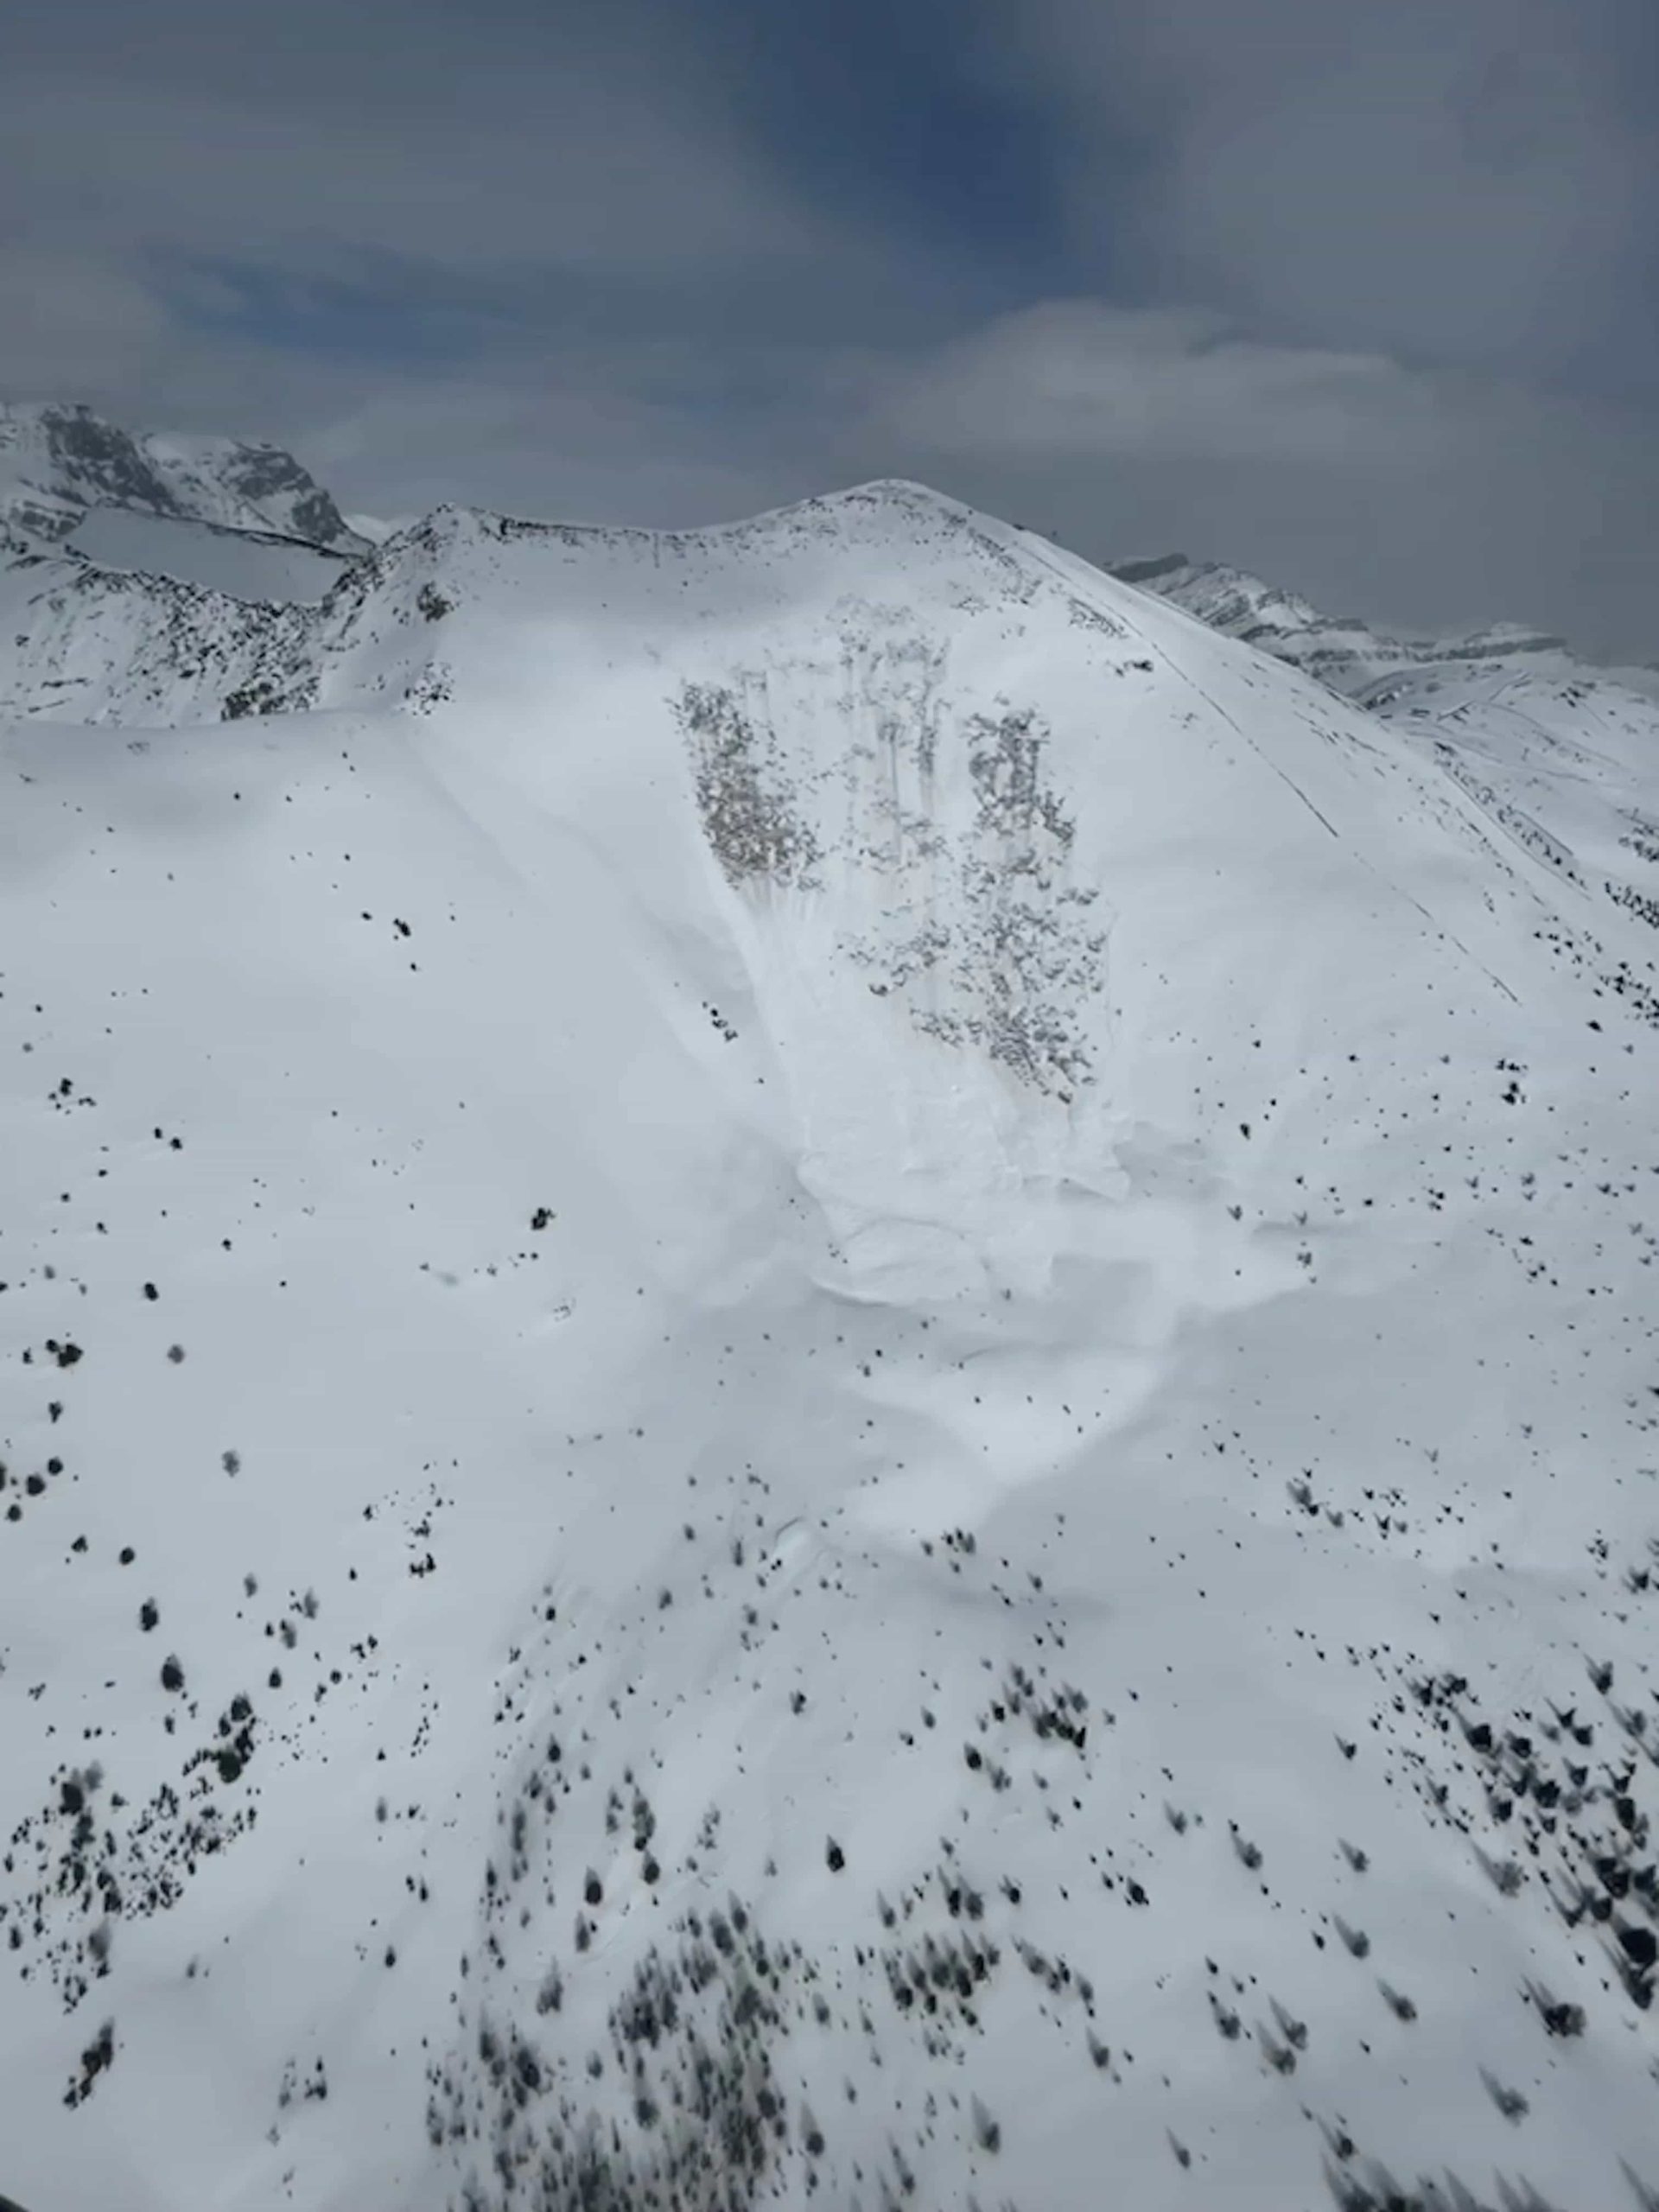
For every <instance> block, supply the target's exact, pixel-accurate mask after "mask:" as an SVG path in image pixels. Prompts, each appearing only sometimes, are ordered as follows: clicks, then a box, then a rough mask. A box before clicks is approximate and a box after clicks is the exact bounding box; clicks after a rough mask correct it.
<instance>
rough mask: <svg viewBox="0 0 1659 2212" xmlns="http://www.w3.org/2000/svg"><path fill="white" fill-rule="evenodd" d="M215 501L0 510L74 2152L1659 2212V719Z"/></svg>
mask: <svg viewBox="0 0 1659 2212" xmlns="http://www.w3.org/2000/svg"><path fill="white" fill-rule="evenodd" d="M149 449H150V448H145V450H146V451H148V450H149ZM257 450H261V449H254V448H238V451H240V452H244V453H245V452H250V451H257ZM238 466H241V464H238ZM278 473H280V472H278ZM301 473H302V474H303V472H301ZM306 482H307V483H309V479H307V480H306ZM313 488H314V489H315V487H313ZM115 504H116V505H118V506H119V505H121V502H120V501H119V500H117V501H116V502H115ZM331 511H332V503H331ZM144 512H146V514H147V515H148V519H146V520H144V521H143V522H142V523H141V522H139V521H138V520H137V518H136V517H134V518H131V519H129V520H128V521H124V522H118V523H114V522H111V520H110V519H109V518H108V511H107V509H106V510H105V512H104V514H103V518H101V519H100V518H99V516H98V515H97V514H94V515H93V516H92V518H90V520H76V521H73V522H72V524H71V531H72V532H73V534H71V533H69V532H65V531H61V530H60V529H57V528H56V527H55V526H54V530H53V531H48V532H46V533H45V534H42V533H41V532H40V531H38V530H31V531H30V534H29V535H27V536H25V535H24V534H23V532H24V530H25V527H26V518H25V520H24V521H22V522H20V521H18V520H17V519H16V516H15V515H14V531H16V535H15V536H14V538H13V540H12V543H11V549H10V550H9V551H6V550H0V777H3V781H4V790H5V793H6V804H5V806H4V809H3V812H0V841H3V858H0V917H3V920H0V1116H3V1128H4V1139H3V1143H0V1190H3V1201H0V1285H3V1291H0V1459H3V1461H4V1465H5V1474H4V1478H3V1485H0V1840H3V1852H0V1975H3V1980H0V2190H9V2191H10V2192H12V2194H13V2195H14V2196H16V2199H17V2200H18V2201H19V2202H21V2203H22V2204H24V2205H26V2206H28V2207H29V2212H60V2208H61V2209H62V2212H71V2209H72V2208H74V2207H78V2206H80V2205H84V2204H92V2203H98V2202H105V2201H107V2202H110V2203H111V2204H118V2205H120V2206H121V2207H122V2208H124V2212H125V2209H126V2208H131V2212H268V2208H274V2207H280V2206H283V2205H293V2206H296V2207H300V2208H304V2212H346V2208H347V2207H351V2208H364V2207H372V2208H385V2212H451V2208H453V2212H462V2208H466V2212H508V2208H537V2212H551V2208H561V2212H562V2209H563V2208H565V2207H577V2206H581V2207H583V2208H605V2212H622V2208H625V2207H626V2208H628V2212H633V2208H636V2207H645V2206H658V2207H662V2208H667V2207H675V2208H678V2209H679V2212H688V2209H689V2208H694V2207H695V2208H697V2212H736V2209H737V2208H747V2207H749V2206H751V2205H753V2206H760V2205H780V2206H785V2207H791V2208H794V2207H802V2208H804V2207H806V2206H807V2205H809V2204H817V2203H823V2204H824V2205H826V2206H831V2207H836V2208H842V2207H845V2208H848V2212H851V2208H854V2207H859V2208H863V2212H876V2208H884V2207H887V2206H897V2205H899V2204H902V2203H906V2202H910V2203H913V2204H916V2205H918V2206H921V2207H927V2208H934V2207H938V2208H941V2212H943V2208H945V2207H957V2206H961V2207H972V2206H977V2207H978V2208H980V2212H1002V2209H1003V2208H1006V2207H1008V2206H1014V2207H1017V2208H1019V2212H1095V2208H1097V2207H1103V2206H1111V2207H1114V2208H1116V2207H1119V2206H1122V2207H1123V2208H1125V2212H1200V2209H1201V2208H1208V2207H1226V2208H1227V2212H1298V2209H1299V2208H1306V2209H1307V2212H1318V2209H1319V2208H1321V2207H1328V2206H1331V2205H1333V2204H1334V2205H1339V2206H1344V2207H1347V2208H1349V2212H1363V2208H1367V2207H1371V2206H1380V2205H1383V2204H1387V2203H1389V2202H1390V2201H1395V2202H1402V2203H1406V2204H1411V2203H1421V2205H1422V2206H1423V2207H1424V2208H1430V2207H1446V2208H1456V2212H1469V2208H1471V2207H1488V2206H1491V2207H1501V2208H1503V2212H1509V2208H1510V2207H1512V2206H1518V2207H1532V2208H1534V2212H1536V2208H1539V2207H1550V2206H1554V2207H1557V2208H1560V2212H1612V2208H1616V2207H1620V2206H1626V2205H1628V2206H1630V2207H1632V2208H1642V2207H1644V2206H1645V2207H1647V2208H1649V2212H1650V2209H1651V2207H1652V2206H1653V2205H1654V2204H1655V2203H1659V2196H1656V2191H1659V2153H1656V2152H1655V2151H1654V2149H1653V2145H1655V2143H1656V2142H1659V2031H1656V2026H1655V2015H1654V2012H1653V2011H1652V2009H1651V2003H1650V1999H1651V1995H1652V1991H1653V1986H1654V1967H1655V1957H1656V1930H1659V1875H1656V1859H1655V1845H1654V1841H1653V1839H1652V1836H1651V1833H1650V1827H1651V1822H1652V1821H1653V1819H1654V1818H1655V1816H1656V1815H1659V1678H1656V1675H1655V1674H1654V1671H1653V1668H1654V1660H1655V1656H1656V1648H1659V1647H1656V1628H1659V1362H1656V1357H1655V1332H1656V1323H1659V1283H1656V1277H1655V1273H1654V1259H1655V1255H1656V1252H1659V1148H1656V1143H1655V1135H1654V1107H1653V1102H1654V1099H1655V1096H1656V1076H1659V971H1656V967H1655V960H1656V956H1659V749H1656V744H1655V737H1656V714H1659V710H1656V709H1655V707H1654V705H1653V702H1651V701H1650V700H1649V698H1648V697H1647V696H1645V695H1644V694H1643V692H1642V691H1641V690H1639V689H1637V688H1636V687H1635V686H1634V685H1633V684H1631V683H1619V682H1614V681H1611V680H1609V679H1607V678H1605V677H1598V676H1596V675H1595V674H1594V673H1593V672H1592V671H1582V670H1580V668H1579V667H1578V665H1577V664H1572V663H1570V662H1568V661H1567V659H1566V658H1565V657H1560V656H1557V657H1554V658H1548V657H1547V658H1546V660H1545V661H1542V662H1539V663H1537V664H1533V663H1531V662H1528V663H1527V664H1525V665H1524V666H1522V664H1521V663H1520V662H1519V661H1518V660H1517V659H1516V657H1515V656H1509V657H1505V656H1504V655H1503V654H1502V653H1500V654H1499V655H1498V656H1497V659H1496V661H1489V660H1487V659H1485V658H1479V657H1465V660H1464V661H1463V662H1461V663H1457V664H1448V663H1447V662H1446V661H1444V660H1432V661H1400V660H1398V659H1397V658H1396V660H1395V663H1393V664H1390V665H1389V667H1387V668H1386V669H1383V668H1380V667H1377V666H1374V665H1372V664H1370V663H1369V662H1368V663H1367V664H1365V666H1364V668H1363V671H1362V672H1361V674H1360V675H1359V676H1355V675H1353V674H1352V670H1351V664H1350V663H1344V668H1343V670H1342V671H1337V670H1335V669H1334V667H1333V665H1332V664H1325V665H1322V666H1320V667H1318V668H1315V669H1313V671H1312V672H1311V673H1310V672H1309V671H1308V670H1307V668H1306V666H1305V665H1302V666H1299V665H1293V664H1287V662H1290V661H1294V659H1295V658H1296V657H1295V655H1294V653H1292V654H1284V655H1281V657H1280V658H1274V657H1273V651H1272V645H1271V641H1267V640H1262V639H1258V640H1257V641H1256V645H1263V644H1266V645H1268V650H1258V649H1256V645H1247V644H1245V643H1243V642H1240V641H1238V640H1237V639H1234V638H1232V637H1230V636H1227V635H1224V634H1222V631H1223V629H1224V628H1225V627H1226V625H1225V624H1221V625H1219V626H1216V625H1215V624H1214V623H1213V622H1212V623H1211V625H1206V623H1205V622H1204V621H1200V620H1198V619H1196V617H1195V615H1194V613H1191V612H1189V611H1187V610H1186V608H1185V607H1184V606H1183V605H1181V604H1176V603H1171V601H1169V600H1166V599H1161V598H1160V597H1159V596H1157V595H1156V592H1157V589H1158V588H1159V586H1158V582H1157V580H1156V579H1153V580H1149V588H1146V589H1142V588H1136V586H1135V585H1134V584H1132V583H1128V582H1123V581H1122V580H1121V579H1118V578H1115V577H1113V576H1110V575H1105V574H1103V573H1101V572H1099V571H1097V570H1096V569H1091V568H1090V567H1089V566H1087V565H1086V564H1085V563H1083V562H1081V561H1079V560H1077V559H1075V558H1073V557H1071V556H1068V555H1065V554H1064V553H1062V552H1060V551H1058V550H1057V549H1055V548H1054V547H1053V546H1052V545H1050V544H1048V543H1046V542H1045V541H1044V540H1042V539H1040V538H1038V537H1033V536H1031V535H1028V534H1027V533H1026V532H1023V531H1018V530H1015V529H1013V528H1010V527H1008V526H1007V525H1004V524H999V523H997V522H995V521H993V520H991V519H989V518H986V517H983V516H981V515H978V514H976V513H974V512H970V511H969V510H967V509H965V508H963V507H961V506H959V505H956V504H955V503H954V502H952V501H950V500H949V499H944V498H941V497H939V496H938V495H937V494H935V493H931V492H928V491H925V490H924V489H923V488H921V487H919V486H913V485H908V484H898V483H882V484H876V485H871V486H863V487H861V488H860V489H858V490H855V491H852V492H848V493H839V494H836V495H834V496H832V497H829V498H825V499H818V500H813V501H810V502H807V503H806V504H804V505H799V506H796V507H793V508H790V509H786V510H784V511H782V512H779V513H776V514H772V515H768V516H763V517H761V518H758V519H757V520H755V521H753V522H751V523H746V524H739V525H734V526H729V527H725V528H721V529H714V530H709V531H698V532H688V531H681V532H669V531H658V532H650V531H620V530H618V531H598V530H575V529H567V528H563V527H559V526H556V525H550V524H531V523H520V522H514V521H510V520H506V519H505V518H499V517H497V516H493V515H488V514H483V513H476V512H463V511H459V510H453V509H450V510H441V511H440V512H438V513H436V514H435V515H434V516H432V517H430V518H428V519H426V520H425V521H423V522H422V523H420V524H415V525H413V526H411V527H408V528H405V529H402V530H398V531H394V532H393V533H392V534H391V536H390V537H388V538H387V539H386V540H385V543H381V544H378V545H377V546H374V547H372V549H368V550H365V540H364V538H363V537H361V536H360V535H359V534H357V533H354V532H347V533H346V536H347V537H348V538H349V541H350V542H349V543H347V542H346V539H339V538H337V539H335V540H334V543H332V545H324V544H323V543H322V541H321V539H317V540H313V541H310V542H309V545H308V546H307V545H306V544H305V543H302V542H300V541H302V540H303V539H304V533H303V532H300V533H299V534H298V538H297V539H296V538H293V537H289V533H288V531H286V530H285V529H279V528H274V527H272V518H271V516H270V514H269V513H262V515H261V517H260V518H259V519H258V521H257V522H256V523H251V524H250V523H248V522H247V521H246V519H245V520H244V522H243V523H240V524H227V523H226V519H225V518H224V517H223V515H217V516H216V515H212V514H208V513H207V512H205V511H203V512H189V513H175V514H171V515H163V514H162V512H161V510H160V509H158V508H157V507H156V505H155V503H154V502H153V501H152V502H151V505H150V506H149V509H148V510H145V511H144ZM226 527H233V528H235V529H238V531H241V532H242V535H243V537H244V539H245V543H238V545H237V546H236V547H235V548H234V557H235V559H236V561H237V562H238V563H240V564H241V565H240V566H239V567H238V569H237V571H236V573H235V574H234V575H232V574H231V573H229V571H228V569H219V568H216V567H215V566H214V565H213V543H214V536H213V534H214V532H215V531H224V530H225V529H226ZM344 528H345V525H343V524H342V525H341V529H342V530H344ZM82 531H86V533H87V537H86V543H85V544H82V543H80V542H79V533H80V532H82ZM179 533H183V535H180V534H179ZM284 545H286V546H287V549H288V550H286V551H283V550H282V548H283V546H284ZM168 546H175V547H177V548H179V549H180V556H179V557H178V558H177V559H176V560H174V562H173V566H174V568H175V570H178V571H182V570H184V569H186V568H188V570H189V573H188V574H183V573H175V574H171V575H169V574H166V573H162V572H161V568H160V564H162V563H166V562H167V561H168V560H169V558H171V556H169V554H168V551H167V550H166V549H167V548H168ZM186 549H188V560H187V559H186V557H185V551H186ZM226 557H227V559H228V558H229V556H226ZM325 561H330V562H332V563H334V565H335V566H336V567H337V568H338V569H339V574H338V575H336V576H334V579H333V581H332V582H330V581H328V580H327V576H326V575H324V574H323V572H322V569H321V565H320V564H321V563H324V562H325ZM258 563H263V564H264V565H263V566H257V565H255V564H258ZM152 564H154V565H152ZM319 582H321V591H320V592H319V591H318V590H317V589H316V588H315V587H316V585H317V584H318V583H319ZM259 594H289V595H287V596H280V595H279V596H264V595H259ZM1206 611H1208V612H1210V613H1211V615H1212V616H1213V614H1214V609H1209V610H1206ZM1337 674H1341V675H1342V676H1343V680H1342V682H1340V683H1338V685H1337V688H1335V689H1333V688H1331V686H1332V683H1333V680H1334V678H1335V677H1336V675H1337ZM1430 687H1432V689H1431V688H1430ZM1383 692H1387V693H1388V694H1389V696H1386V697H1384V696H1379V695H1380V694H1382V693H1383ZM1414 709H1421V710H1422V711H1421V712H1417V711H1414ZM1390 2190H1392V2191H1394V2192H1395V2196H1394V2198H1393V2200H1391V2199H1390V2196H1389V2191H1390Z"/></svg>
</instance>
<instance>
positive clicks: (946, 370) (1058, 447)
mask: <svg viewBox="0 0 1659 2212" xmlns="http://www.w3.org/2000/svg"><path fill="white" fill-rule="evenodd" d="M887 413H888V419H889V423H890V425H891V427H892V428H893V430H894V431H895V432H897V433H899V434H900V435H904V436H906V437H908V438H910V439H912V440H914V441H915V442H917V443H918V445H922V446H931V447H934V448H938V449H941V450H944V451H956V452H963V451H974V450H979V451H982V452H986V453H999V454H1004V455H1010V456H1011V455H1014V454H1026V455H1030V456H1033V457H1048V458H1053V457H1064V458H1066V459H1068V460H1072V461H1076V460H1083V459H1096V460H1105V459H1122V458H1123V457H1125V456H1128V455H1133V456H1135V457H1137V458H1140V459H1143V460H1157V459H1160V458H1161V459H1174V460H1179V461H1184V462H1185V461H1211V462H1222V463H1225V462H1233V461H1246V460H1248V461H1273V462H1288V463H1292V464H1295V465H1301V466H1306V465H1309V464H1319V465H1321V466H1325V467H1333V468H1337V469H1340V470H1342V471H1343V472H1344V473H1345V474H1346V473H1351V472H1355V471H1357V472H1359V473H1362V474H1363V473H1364V472H1366V471H1367V470H1370V469H1372V468H1375V467H1377V466H1378V465H1379V464H1380V463H1388V464H1390V465H1392V464H1396V463H1397V462H1398V461H1400V460H1401V459H1402V457H1405V456H1408V455H1409V456H1411V457H1414V458H1418V459H1426V458H1427V457H1428V456H1429V455H1430V454H1433V453H1435V452H1438V451H1439V450H1440V448H1441V446H1442V444H1443V438H1444V431H1445V428H1446V424H1445V421H1444V417H1443V414H1442V411H1441V410H1440V406H1439V405H1438V404H1437V401H1436V397H1435V395H1434V393H1433V391H1432V389H1431V388H1430V387H1429V385H1427V382H1426V380H1425V379H1424V378H1421V377H1418V376H1414V375H1413V374H1412V373H1410V372H1408V371H1406V370H1404V369H1402V368H1401V367H1400V366H1399V365H1397V364H1396V363H1395V362H1392V361H1390V360H1389V359H1385V358H1384V357H1383V356H1381V355H1377V354H1365V353H1335V352H1332V351H1330V350H1328V349H1325V348H1319V347H1311V346H1303V347H1297V346H1271V345H1263V344H1260V343H1257V342H1255V341H1253V340H1249V339H1245V338H1241V337H1239V336H1237V335H1236V334H1233V333H1231V332H1230V331H1229V330H1228V329H1227V327H1226V326H1225V324H1224V322H1223V321H1221V320H1220V318H1218V317H1217V316H1216V315H1211V314H1210V313H1207V312H1205V311H1203V310H1198V309H1177V308H1146V309H1135V308H1119V307H1113V306H1111V305H1109V304H1108V303H1107V302H1103V301H1098V300H1064V301H1054V302H1045V303H1041V304H1039V305H1037V306H1034V307H1031V308H1025V309H1022V310H1020V312H1018V313H1016V314H1013V315H1007V316H1004V317H1001V319H999V320H998V321H995V322H994V323H993V324H991V325H990V326H989V327H986V328H984V329H982V330H979V331H976V332H975V333H973V334H970V335H969V336H967V337H965V338H963V339H962V340H959V341H958V342H957V343H955V344H953V345H951V346H948V347H946V348H944V350H943V351H942V352H941V353H938V355H937V356H935V357H934V358H933V359H931V360H928V361H926V362H925V363H923V364H921V365H918V368H917V370H916V371H915V372H914V373H912V375H910V376H909V377H907V378H905V379H904V380H903V382H902V383H901V384H900V385H899V387H898V389H896V390H895V391H894V392H893V394H892V396H891V397H890V398H889V400H888V402H887Z"/></svg>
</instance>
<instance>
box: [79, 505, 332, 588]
mask: <svg viewBox="0 0 1659 2212" xmlns="http://www.w3.org/2000/svg"><path fill="white" fill-rule="evenodd" d="M66 543H67V545H68V547H69V549H70V550H71V551H72V552H75V553H78V554H79V555H80V556H81V557H82V558H83V559H84V560H87V561H90V562H92V564H93V565H94V566H95V567H97V568H100V569H118V570H120V571H122V572H123V573H125V574H136V575H161V576H171V577H175V578H176V579H177V580H178V581H179V582H181V583H191V584H200V585H201V586H203V587H204V588H207V590H210V591H219V592H224V593H226V594H228V595H229V596H231V597H232V598H236V599H253V600H275V601H294V600H301V601H315V600H320V599H322V598H325V597H326V596H327V594H328V593H329V592H330V591H331V590H332V589H333V588H334V585H335V584H337V583H338V582H340V575H341V573H342V570H343V569H344V567H345V563H346V556H345V555H343V554H338V553H324V552H322V551H321V550H318V548H316V547H315V546H313V545H308V544H305V543H302V541H301V540H299V539H297V538H292V537H276V536H274V535H270V534H264V533H257V534H256V533H255V532H253V531H245V530H231V529H226V528H224V527H222V526H220V525H219V524H214V523H201V522H175V521H173V520H172V519H170V518H163V517H162V516H160V515H145V514H139V513H137V512H134V511H133V510H132V509H130V508H125V507H96V508H94V509H93V510H92V512H91V513H90V514H88V515H87V516H86V518H85V519H84V520H83V521H81V522H80V523H79V524H77V525H76V527H75V529H74V530H73V531H72V532H71V533H70V535H69V537H68V538H67V541H66Z"/></svg>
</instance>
